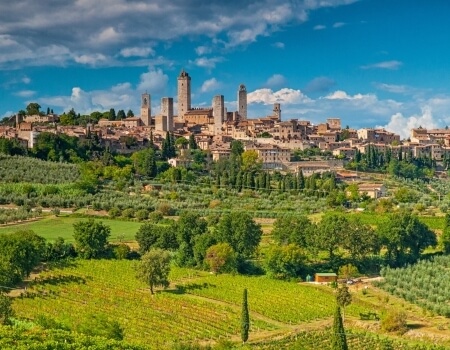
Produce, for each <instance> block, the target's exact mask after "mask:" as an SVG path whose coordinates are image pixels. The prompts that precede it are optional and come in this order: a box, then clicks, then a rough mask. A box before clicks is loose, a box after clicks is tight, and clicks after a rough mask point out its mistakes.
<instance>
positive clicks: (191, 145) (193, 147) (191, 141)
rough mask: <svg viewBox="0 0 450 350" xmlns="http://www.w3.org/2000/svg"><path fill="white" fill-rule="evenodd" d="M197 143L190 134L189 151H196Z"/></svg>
mask: <svg viewBox="0 0 450 350" xmlns="http://www.w3.org/2000/svg"><path fill="white" fill-rule="evenodd" d="M197 148H198V146H197V142H196V141H195V136H194V134H191V135H190V136H189V149H191V150H193V149H197Z"/></svg>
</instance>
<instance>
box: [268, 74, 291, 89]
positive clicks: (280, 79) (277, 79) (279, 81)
mask: <svg viewBox="0 0 450 350" xmlns="http://www.w3.org/2000/svg"><path fill="white" fill-rule="evenodd" d="M285 84H286V78H285V77H284V76H283V75H282V74H274V75H272V76H271V77H270V78H269V79H267V81H266V83H265V84H264V85H265V86H268V87H270V88H278V87H281V86H283V85H285Z"/></svg>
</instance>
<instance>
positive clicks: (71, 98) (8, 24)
mask: <svg viewBox="0 0 450 350" xmlns="http://www.w3.org/2000/svg"><path fill="white" fill-rule="evenodd" d="M62 3H65V4H62ZM449 13H450V2H449V1H446V0H414V1H410V0H408V1H407V0H359V1H358V0H285V1H282V0H240V1H228V0H210V1H203V0H170V1H167V0H152V1H148V0H146V1H140V0H98V1H90V0H77V1H65V2H61V1H58V0H40V1H35V0H20V1H14V2H9V1H8V2H7V1H1V2H0V117H3V116H9V115H11V114H13V113H15V112H17V111H18V110H20V109H24V108H25V106H26V105H27V104H28V103H29V102H38V103H39V104H40V105H41V106H42V108H43V109H46V108H47V107H50V108H52V109H53V110H54V111H55V112H57V113H61V112H63V111H65V110H69V109H70V108H74V109H75V110H76V111H77V112H79V113H89V112H92V111H94V110H101V111H103V110H109V108H115V109H116V111H117V110H118V109H125V110H128V109H130V108H131V109H132V110H133V111H134V112H135V113H136V114H139V100H140V94H141V93H143V92H145V91H148V92H149V93H150V94H151V95H152V107H153V111H154V113H157V112H158V111H159V106H160V99H161V97H164V96H173V97H175V100H176V78H177V76H178V74H179V73H180V71H181V69H183V68H184V69H185V70H186V71H187V72H189V74H190V75H191V77H192V93H193V96H192V102H193V105H194V106H209V105H210V104H211V100H212V97H213V96H214V95H217V94H223V95H224V96H225V101H226V103H227V107H228V110H229V111H230V110H235V109H236V91H237V88H238V86H239V84H241V83H244V84H245V85H246V86H247V91H248V100H249V108H248V114H249V117H259V116H266V115H269V114H271V110H272V104H273V103H274V102H279V103H281V108H282V118H283V119H291V118H299V119H306V120H310V121H312V122H313V123H319V122H321V121H323V120H325V119H326V118H327V117H340V118H341V119H342V123H343V124H344V125H350V126H351V127H356V128H360V127H373V126H383V127H386V128H387V129H388V130H391V131H395V132H398V133H400V134H401V135H402V136H404V137H407V136H408V134H409V129H410V128H412V127H417V126H419V125H421V126H423V127H428V128H433V127H442V126H445V125H447V124H449V125H450V109H449V108H450V85H449V84H448V82H449V81H450V45H449V44H448V43H449V42H450V21H449V20H448V14H449Z"/></svg>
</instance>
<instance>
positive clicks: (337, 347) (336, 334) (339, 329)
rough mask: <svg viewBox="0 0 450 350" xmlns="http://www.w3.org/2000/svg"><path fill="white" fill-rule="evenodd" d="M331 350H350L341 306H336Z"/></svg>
mask: <svg viewBox="0 0 450 350" xmlns="http://www.w3.org/2000/svg"><path fill="white" fill-rule="evenodd" d="M331 349H333V350H348V346H347V337H346V336H345V329H344V324H343V323H342V316H341V308H340V306H339V305H338V306H336V312H335V314H334V321H333V334H332V338H331Z"/></svg>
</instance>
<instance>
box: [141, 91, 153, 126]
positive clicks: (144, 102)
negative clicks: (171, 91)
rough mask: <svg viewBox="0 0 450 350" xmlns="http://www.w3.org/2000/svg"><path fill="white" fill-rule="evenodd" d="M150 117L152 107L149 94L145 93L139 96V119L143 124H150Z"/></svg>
mask: <svg viewBox="0 0 450 350" xmlns="http://www.w3.org/2000/svg"><path fill="white" fill-rule="evenodd" d="M151 118H152V107H151V100H150V95H149V94H147V93H145V94H142V97H141V119H142V122H143V123H144V125H145V126H150V121H151Z"/></svg>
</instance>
